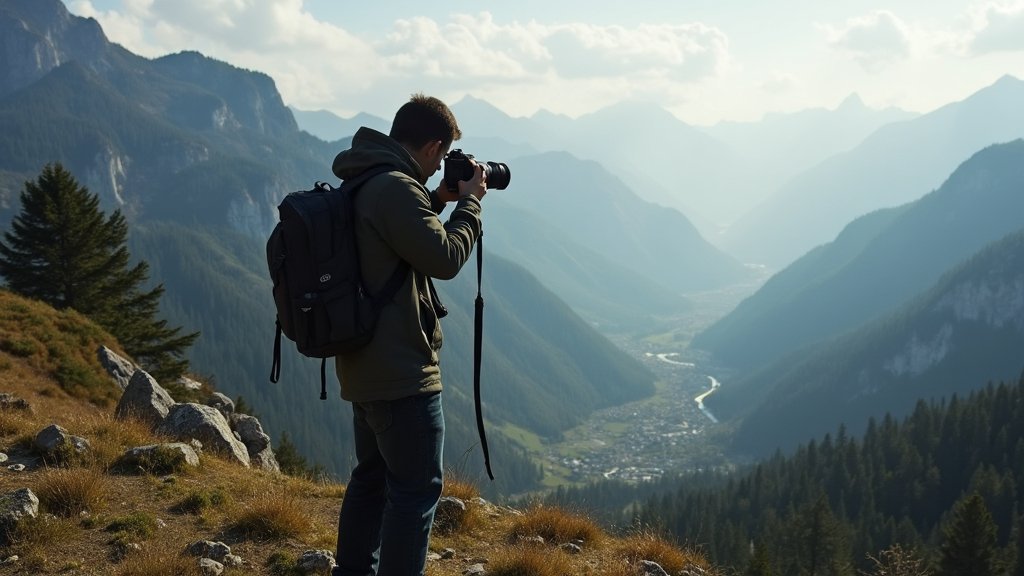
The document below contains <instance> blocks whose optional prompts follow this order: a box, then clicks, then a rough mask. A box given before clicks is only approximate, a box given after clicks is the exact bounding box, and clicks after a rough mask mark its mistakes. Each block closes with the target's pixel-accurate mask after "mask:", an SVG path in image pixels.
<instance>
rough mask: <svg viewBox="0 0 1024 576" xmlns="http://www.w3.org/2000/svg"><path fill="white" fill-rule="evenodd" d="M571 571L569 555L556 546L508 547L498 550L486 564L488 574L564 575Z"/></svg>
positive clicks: (515, 575) (506, 575) (498, 575)
mask: <svg viewBox="0 0 1024 576" xmlns="http://www.w3.org/2000/svg"><path fill="white" fill-rule="evenodd" d="M573 573H574V569H573V565H572V562H571V561H570V559H569V556H568V555H567V554H566V553H565V552H562V551H561V550H559V549H557V548H538V547H535V546H521V547H520V546H517V547H515V548H508V549H505V550H501V551H500V552H498V554H497V555H496V556H495V558H494V560H493V561H490V562H488V564H487V575H488V576H565V575H566V574H573Z"/></svg>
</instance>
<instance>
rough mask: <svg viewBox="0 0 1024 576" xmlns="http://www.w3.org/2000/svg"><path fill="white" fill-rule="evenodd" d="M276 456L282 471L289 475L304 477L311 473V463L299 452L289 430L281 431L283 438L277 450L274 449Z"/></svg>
mask: <svg viewBox="0 0 1024 576" xmlns="http://www.w3.org/2000/svg"><path fill="white" fill-rule="evenodd" d="M274 457H275V458H276V459H277V465H278V466H279V467H280V468H281V472H283V473H285V474H287V475H289V476H297V477H300V478H301V477H303V476H305V475H307V474H309V465H308V463H307V462H306V458H305V457H304V456H303V455H302V454H299V450H298V448H296V447H295V444H293V443H292V440H291V438H289V437H288V432H287V431H281V440H280V441H279V442H278V443H277V450H274Z"/></svg>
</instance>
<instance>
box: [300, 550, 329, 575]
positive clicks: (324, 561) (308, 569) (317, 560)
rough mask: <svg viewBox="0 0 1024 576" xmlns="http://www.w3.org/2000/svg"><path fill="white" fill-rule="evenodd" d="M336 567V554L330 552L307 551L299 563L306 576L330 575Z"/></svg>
mask: <svg viewBox="0 0 1024 576" xmlns="http://www.w3.org/2000/svg"><path fill="white" fill-rule="evenodd" d="M335 565H336V564H335V561H334V554H333V553H332V552H330V551H328V550H306V551H305V552H303V553H302V556H301V557H300V558H299V563H298V567H299V570H301V571H302V572H303V573H304V574H330V573H331V569H333V568H334V567H335Z"/></svg>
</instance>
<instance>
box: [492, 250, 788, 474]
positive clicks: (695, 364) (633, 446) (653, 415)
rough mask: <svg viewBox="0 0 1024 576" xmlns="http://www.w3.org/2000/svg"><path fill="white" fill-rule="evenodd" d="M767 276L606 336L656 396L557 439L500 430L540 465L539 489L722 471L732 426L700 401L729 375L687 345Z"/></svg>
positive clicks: (605, 412) (602, 413)
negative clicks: (650, 382) (646, 374)
mask: <svg viewBox="0 0 1024 576" xmlns="http://www.w3.org/2000/svg"><path fill="white" fill-rule="evenodd" d="M768 276H769V274H768V272H767V271H766V270H765V271H762V273H761V274H759V275H758V279H757V281H756V282H751V283H748V284H743V285H736V286H732V287H730V288H727V289H723V290H717V291H708V292H701V293H694V294H688V295H687V297H688V298H690V299H691V300H692V301H693V302H694V304H695V306H694V311H693V312H692V313H690V314H687V315H686V316H681V317H675V318H666V319H663V320H662V321H661V322H659V323H658V325H657V326H652V327H650V328H649V329H648V330H646V331H644V332H642V333H630V334H610V335H608V336H609V338H610V339H611V340H612V341H613V342H614V343H615V344H616V346H618V347H619V348H620V349H622V350H624V351H625V352H627V353H628V354H629V355H631V356H633V357H634V358H636V359H637V360H639V361H640V362H642V363H643V364H644V365H645V366H647V367H648V368H650V369H651V371H652V372H654V374H655V375H656V377H657V383H656V392H655V393H654V394H653V395H652V396H650V397H648V398H645V399H642V400H638V401H635V402H630V403H627V404H623V405H620V406H614V407H611V408H605V409H601V410H597V411H595V412H594V413H593V414H592V415H591V417H590V418H589V419H588V420H587V421H586V422H584V423H583V424H581V425H579V426H577V427H575V428H572V429H570V430H568V431H566V432H565V433H564V434H563V435H562V437H561V438H560V439H558V440H556V441H544V440H543V439H540V438H538V437H536V436H534V435H531V434H529V433H527V432H525V431H523V430H521V429H511V428H509V427H506V428H505V432H506V433H507V434H509V435H510V436H511V437H513V438H515V439H516V440H517V441H518V442H519V443H520V444H521V445H522V446H524V447H526V449H527V450H528V451H529V452H530V453H531V456H532V457H533V458H534V460H536V461H539V462H541V463H542V464H543V467H544V480H543V483H544V486H545V487H549V488H553V487H556V486H559V485H566V484H580V483H587V482H591V481H595V480H600V479H602V478H603V479H617V480H624V481H627V482H644V481H652V480H656V479H658V478H660V477H661V476H663V475H665V474H669V473H674V472H686V471H695V470H707V469H728V468H732V467H733V466H734V464H735V463H734V462H732V461H731V460H730V458H729V457H728V455H727V454H726V452H725V450H724V446H725V444H726V442H727V440H728V437H729V434H730V424H729V423H723V422H718V421H717V419H716V418H715V416H714V415H713V414H711V413H710V412H708V411H707V410H706V409H704V408H703V405H702V404H701V403H699V402H698V399H703V398H705V397H706V396H707V395H708V394H710V393H713V392H714V391H715V389H716V388H717V386H718V385H722V386H728V379H729V375H728V373H727V372H724V371H723V368H721V367H716V366H714V365H713V364H711V363H710V360H709V358H707V356H706V355H705V354H703V353H702V352H700V351H698V350H691V349H689V347H688V345H689V341H690V340H691V339H692V337H693V335H694V334H696V333H697V332H698V331H700V330H701V329H703V328H704V327H706V326H708V325H709V324H710V323H712V322H714V321H715V320H716V319H718V318H720V317H721V316H723V315H724V314H726V313H728V312H729V311H730V310H732V309H733V308H734V307H735V306H736V305H737V304H738V303H739V302H740V301H742V300H743V299H744V298H746V297H747V296H748V295H750V294H752V293H753V292H754V291H755V290H757V288H758V287H759V286H760V285H761V283H763V282H764V281H765V280H766V279H767V277H768Z"/></svg>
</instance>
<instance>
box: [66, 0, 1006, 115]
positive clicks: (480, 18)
mask: <svg viewBox="0 0 1024 576" xmlns="http://www.w3.org/2000/svg"><path fill="white" fill-rule="evenodd" d="M63 1H64V3H65V5H66V6H67V7H68V9H69V10H70V11H71V12H72V13H74V14H77V15H79V16H87V17H93V18H95V19H96V20H97V21H99V23H100V25H101V26H102V27H103V30H104V32H105V33H106V35H107V37H108V38H109V39H110V40H111V41H113V42H116V43H118V44H121V45H122V46H124V47H125V48H127V49H128V50H130V51H132V52H134V53H136V54H139V55H141V56H145V57H149V58H156V57H159V56H163V55H165V54H170V53H175V52H179V51H182V50H197V51H199V52H201V53H203V54H205V55H207V56H210V57H212V58H216V59H218V60H222V61H225V62H228V63H230V64H233V65H235V66H238V67H241V68H247V69H250V70H257V71H260V72H264V73H266V74H268V75H269V76H271V77H272V78H273V79H274V81H275V83H276V85H277V88H278V90H279V91H280V92H281V95H282V97H283V98H284V101H285V103H286V104H289V105H291V106H294V107H296V108H299V109H303V110H330V111H332V112H334V113H336V114H338V115H341V116H344V117H351V116H353V115H354V114H356V113H357V112H367V113H370V114H374V115H376V116H380V117H382V118H385V119H390V118H391V116H392V115H393V113H394V110H396V109H397V108H398V107H399V106H400V105H401V104H402V103H404V102H405V101H406V100H407V99H408V98H409V96H410V95H411V94H413V93H415V92H422V93H425V94H428V95H432V96H437V97H439V98H441V99H442V100H445V101H446V102H448V103H449V104H453V103H455V102H457V101H458V100H459V99H461V98H462V97H464V96H466V95H470V96H473V97H476V98H480V99H483V100H486V101H488V102H490V103H491V104H493V105H495V106H497V107H498V108H500V109H501V110H503V111H504V112H506V113H507V114H509V115H511V116H529V115H532V114H533V113H534V112H536V111H537V110H540V109H544V110H547V111H549V112H554V113H558V114H565V115H568V116H571V117H578V116H580V115H583V114H587V113H589V112H593V111H595V110H598V109H600V108H603V107H605V106H609V105H611V104H614V103H616V102H619V101H622V100H636V101H644V102H652V103H655V104H658V105H660V106H662V107H664V108H665V109H667V110H669V111H670V112H672V113H673V114H675V115H676V116H677V117H678V118H680V119H681V120H683V121H685V122H687V123H690V124H693V125H712V124H714V123H717V122H721V121H741V122H746V121H757V120H759V119H761V118H762V117H763V116H764V115H765V114H769V113H786V112H795V111H798V110H803V109H807V108H828V109H834V108H836V107H837V106H838V105H839V104H840V102H842V101H843V100H844V99H845V98H846V97H847V96H849V95H851V94H854V93H856V94H858V95H859V96H860V98H861V99H862V100H863V101H864V103H865V104H867V105H868V106H870V107H873V108H886V107H890V106H894V107H898V108H902V109H904V110H909V111H914V112H921V113H925V112H930V111H932V110H934V109H936V108H938V107H940V106H942V105H944V104H948V103H950V102H954V101H958V100H962V99H964V98H966V97H967V96H969V95H970V94H972V93H974V92H976V91H977V90H979V89H981V88H984V87H985V86H988V85H990V84H992V83H993V82H995V81H996V80H998V79H999V78H1000V77H1001V76H1003V75H1005V74H1011V75H1013V76H1016V77H1018V78H1022V79H1024V0H974V1H963V0H878V1H877V2H874V3H872V2H865V1H863V0H772V1H766V0H631V1H628V2H595V1H594V0H586V1H583V0H502V1H501V2H492V1H489V0H476V1H472V2H471V1H466V0H448V1H437V2H424V1H418V2H413V1H410V0H389V1H377V2H372V1H369V2H368V1H366V0H362V1H360V2H354V1H351V0H63Z"/></svg>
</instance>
